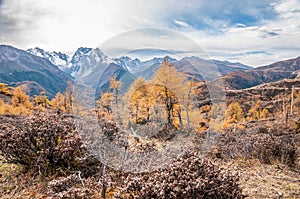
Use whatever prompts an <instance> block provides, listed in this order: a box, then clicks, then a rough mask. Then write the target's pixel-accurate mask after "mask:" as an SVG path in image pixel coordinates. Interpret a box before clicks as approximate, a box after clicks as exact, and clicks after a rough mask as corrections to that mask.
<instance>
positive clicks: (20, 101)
mask: <svg viewBox="0 0 300 199" xmlns="http://www.w3.org/2000/svg"><path fill="white" fill-rule="evenodd" d="M12 104H13V106H14V107H18V106H24V107H25V108H31V107H32V105H31V103H30V101H29V96H28V95H26V94H25V93H24V92H23V91H22V89H21V87H19V86H18V87H16V89H15V90H14V92H13V97H12Z"/></svg>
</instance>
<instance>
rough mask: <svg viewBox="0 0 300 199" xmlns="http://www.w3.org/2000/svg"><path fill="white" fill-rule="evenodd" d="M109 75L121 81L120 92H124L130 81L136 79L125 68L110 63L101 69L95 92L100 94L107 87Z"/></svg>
mask: <svg viewBox="0 0 300 199" xmlns="http://www.w3.org/2000/svg"><path fill="white" fill-rule="evenodd" d="M111 77H116V79H117V80H118V81H121V82H122V89H121V93H123V92H126V91H127V90H128V88H129V87H130V85H131V83H132V82H134V80H135V79H136V78H135V76H134V75H132V74H131V73H130V72H129V71H128V70H127V69H126V68H124V67H122V66H120V65H118V64H116V63H110V64H109V65H108V66H107V67H106V68H105V70H104V71H103V73H102V75H101V77H100V78H99V81H98V83H97V88H96V94H97V96H101V94H102V93H104V92H106V91H107V90H108V88H109V80H110V78H111Z"/></svg>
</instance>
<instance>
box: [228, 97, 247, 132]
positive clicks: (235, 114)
mask: <svg viewBox="0 0 300 199" xmlns="http://www.w3.org/2000/svg"><path fill="white" fill-rule="evenodd" d="M225 118H226V120H225V124H224V127H225V128H226V127H228V126H231V125H232V124H237V123H238V122H240V121H242V119H244V113H243V109H242V108H241V106H240V105H239V103H238V102H232V103H231V104H229V106H228V107H227V109H226V116H225Z"/></svg>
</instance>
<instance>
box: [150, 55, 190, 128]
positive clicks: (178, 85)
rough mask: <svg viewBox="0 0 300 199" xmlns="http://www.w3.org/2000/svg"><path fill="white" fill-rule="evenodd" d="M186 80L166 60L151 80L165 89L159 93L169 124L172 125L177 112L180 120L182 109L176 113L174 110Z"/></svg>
mask: <svg viewBox="0 0 300 199" xmlns="http://www.w3.org/2000/svg"><path fill="white" fill-rule="evenodd" d="M185 80H186V77H185V76H184V75H183V74H182V73H180V72H177V71H176V69H175V68H174V67H173V66H171V64H170V63H169V62H168V60H167V59H166V58H165V59H164V62H163V63H162V64H161V67H160V68H159V69H158V70H157V71H156V72H155V74H154V77H153V79H152V80H151V82H152V83H153V84H157V85H160V86H162V87H163V90H162V89H158V91H159V92H158V93H159V94H160V95H161V96H162V97H163V100H164V104H165V110H166V113H167V123H168V124H172V118H173V117H174V112H177V114H178V118H179V119H180V117H181V111H180V109H177V110H176V111H174V110H175V105H176V104H178V96H180V95H182V86H183V85H184V84H185ZM157 88H160V87H157ZM177 108H178V107H177ZM180 123H181V122H180Z"/></svg>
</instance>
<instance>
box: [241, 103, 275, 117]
mask: <svg viewBox="0 0 300 199" xmlns="http://www.w3.org/2000/svg"><path fill="white" fill-rule="evenodd" d="M270 116H271V113H270V112H269V110H268V109H266V108H262V101H261V100H258V101H257V102H256V104H255V105H254V106H253V107H252V108H251V109H250V110H249V111H248V114H247V119H248V120H261V119H267V118H268V117H270Z"/></svg>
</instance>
